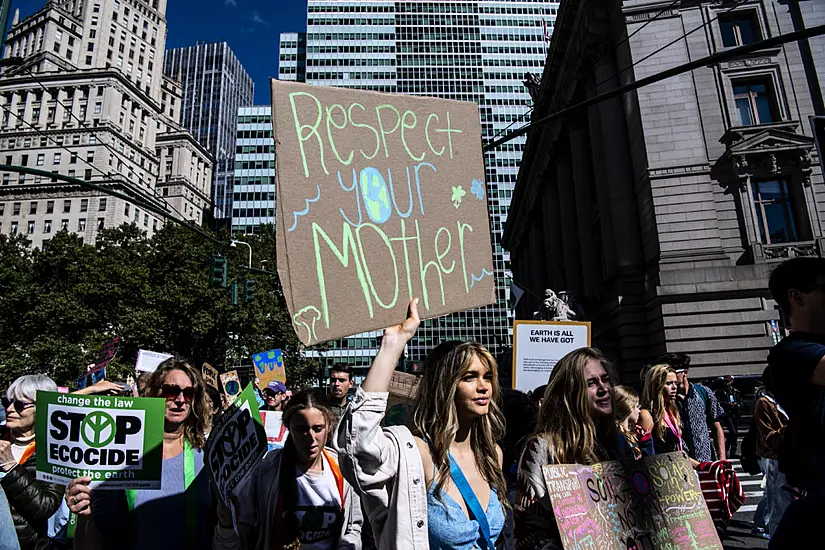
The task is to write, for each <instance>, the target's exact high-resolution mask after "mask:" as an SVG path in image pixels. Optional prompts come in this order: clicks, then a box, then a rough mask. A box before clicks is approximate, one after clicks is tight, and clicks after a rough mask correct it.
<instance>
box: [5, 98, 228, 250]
mask: <svg viewBox="0 0 825 550" xmlns="http://www.w3.org/2000/svg"><path fill="white" fill-rule="evenodd" d="M0 109H3V111H5V112H7V113H9V114H10V115H12V116H13V117H15V118H16V119H17V120H19V121H20V122H22V123H23V124H25V125H26V126H28V127H29V128H30V129H32V130H34V133H35V134H36V135H38V136H40V137H43V138H46V139H47V140H49V141H51V142H52V143H54V144H55V145H56V146H57V147H58V148H60V149H63V150H65V151H67V152H69V153H74V152H75V151H72V150H71V149H69V148H68V147H67V146H66V145H63V144H61V143H59V142H58V141H57V140H56V139H54V137H52V136H49V135H47V134H45V133H43V132H42V131H41V130H40V129H39V128H37V127H35V126H33V125H32V124H31V123H29V122H27V121H26V120H24V119H23V118H22V117H20V116H19V115H18V114H17V113H15V112H14V111H12V110H11V109H9V108H7V107H6V106H4V105H0ZM77 158H78V159H80V158H81V157H80V156H79V155H78V157H77ZM82 160H83V163H84V164H86V165H87V166H90V167H91V168H93V169H95V170H97V172H98V173H100V174H101V175H103V176H104V177H106V178H111V177H112V176H111V174H106V173H105V172H103V171H102V170H101V169H100V168H98V167H97V166H95V165H94V164H92V163H90V162H89V161H87V160H85V159H82ZM13 168H14V167H13V166H5V165H4V166H3V170H0V171H5V170H8V171H14V170H13ZM32 171H35V172H41V174H40V175H42V176H43V177H53V176H55V175H61V174H57V173H55V172H49V171H46V170H36V169H32ZM76 179H78V181H83V180H79V178H76ZM85 183H86V184H88V185H86V186H87V187H89V188H91V189H95V190H97V191H98V192H101V193H104V194H108V195H112V196H115V197H118V198H121V199H123V200H127V201H128V202H130V203H132V204H133V205H135V206H140V207H141V208H143V209H145V210H147V211H150V212H152V213H153V214H156V215H158V216H161V217H163V218H165V219H168V220H170V221H173V222H176V223H178V224H179V225H181V226H183V227H187V228H189V229H191V230H193V231H194V232H195V233H198V234H199V235H201V236H202V237H205V238H207V239H209V240H211V241H213V242H214V243H216V244H224V243H223V242H222V241H219V240H218V239H216V238H214V237H212V236H211V235H209V234H208V233H206V232H203V231H201V230H199V229H197V228H196V227H195V226H194V225H193V224H192V223H190V220H187V219H186V218H184V217H182V216H181V217H180V218H178V217H176V216H173V215H172V214H171V213H169V212H166V211H165V210H164V209H163V207H162V206H159V205H156V204H153V203H150V202H145V201H143V200H142V199H141V198H140V197H139V196H132V195H129V194H125V193H123V194H121V193H119V192H117V191H114V190H113V189H106V188H104V187H101V186H98V185H96V184H93V183H91V182H85ZM127 189H128V190H129V191H131V192H133V193H136V192H135V190H133V189H132V188H131V187H127ZM166 204H167V205H168V203H166ZM169 206H171V205H169ZM173 210H175V212H177V213H178V214H179V215H180V212H178V211H177V210H176V209H174V208H173Z"/></svg>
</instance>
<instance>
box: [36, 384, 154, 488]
mask: <svg viewBox="0 0 825 550" xmlns="http://www.w3.org/2000/svg"><path fill="white" fill-rule="evenodd" d="M163 418H164V400H163V399H151V398H135V397H119V396H118V397H108V396H106V397H104V396H89V395H73V394H62V393H51V392H38V393H37V431H36V434H37V435H36V440H37V444H36V449H37V479H39V480H42V481H47V482H50V483H59V484H63V485H65V484H68V483H69V482H70V481H71V480H72V479H74V478H76V477H80V476H88V477H90V478H92V483H91V485H92V487H96V488H99V489H160V479H161V465H162V463H163V457H162V454H163V450H162V445H163Z"/></svg>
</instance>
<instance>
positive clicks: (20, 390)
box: [0, 374, 63, 550]
mask: <svg viewBox="0 0 825 550" xmlns="http://www.w3.org/2000/svg"><path fill="white" fill-rule="evenodd" d="M38 391H51V392H56V391H57V384H55V383H54V380H52V379H51V378H49V377H48V376H45V375H43V374H32V375H27V376H21V377H20V378H18V379H17V380H15V381H14V382H12V384H11V386H9V389H8V390H7V391H6V395H5V396H3V398H2V401H3V408H4V409H5V410H6V434H5V437H4V438H3V440H2V441H0V476H2V479H0V485H2V488H3V490H4V491H5V493H6V498H7V499H8V501H9V508H10V509H11V516H12V519H13V520H14V526H15V529H16V531H17V538H18V540H19V542H20V548H21V550H43V549H46V548H50V543H49V539H48V537H47V536H46V522H47V521H48V520H49V518H50V517H51V516H52V515H53V514H54V513H55V511H56V510H57V509H58V508H59V507H60V499H61V497H62V495H63V487H62V486H59V485H54V484H51V483H45V482H43V481H38V480H37V479H36V474H35V471H36V466H37V459H36V457H35V447H34V419H35V401H36V399H37V392H38Z"/></svg>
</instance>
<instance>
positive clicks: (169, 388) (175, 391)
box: [160, 384, 195, 403]
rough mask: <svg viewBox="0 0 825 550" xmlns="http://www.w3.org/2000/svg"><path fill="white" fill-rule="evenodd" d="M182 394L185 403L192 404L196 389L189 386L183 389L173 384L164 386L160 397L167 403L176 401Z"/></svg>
mask: <svg viewBox="0 0 825 550" xmlns="http://www.w3.org/2000/svg"><path fill="white" fill-rule="evenodd" d="M180 394H183V400H184V401H186V402H187V403H191V402H192V400H193V399H194V398H195V387H194V386H189V387H188V388H181V387H180V386H175V385H172V384H164V385H163V386H162V387H161V388H160V396H161V397H163V398H164V399H166V400H167V401H174V400H175V399H177V398H178V396H179V395H180Z"/></svg>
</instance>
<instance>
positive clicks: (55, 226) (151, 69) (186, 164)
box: [0, 0, 213, 246]
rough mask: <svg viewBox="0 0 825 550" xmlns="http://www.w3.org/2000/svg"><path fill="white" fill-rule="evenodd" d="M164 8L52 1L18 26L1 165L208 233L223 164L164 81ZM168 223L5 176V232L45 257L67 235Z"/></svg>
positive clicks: (0, 126)
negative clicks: (185, 123) (215, 178)
mask: <svg viewBox="0 0 825 550" xmlns="http://www.w3.org/2000/svg"><path fill="white" fill-rule="evenodd" d="M165 14H166V0H95V1H89V2H82V1H79V0H60V1H55V0H49V1H48V2H46V3H45V5H44V7H43V8H42V9H40V10H39V11H37V12H36V13H34V14H32V15H30V16H29V17H26V18H25V19H22V20H20V19H19V17H18V16H17V15H15V17H14V20H13V22H12V26H11V29H10V30H9V33H8V37H7V40H6V45H5V51H4V52H3V57H4V58H12V57H13V58H20V63H17V64H13V65H10V66H8V67H6V68H4V70H3V73H2V75H0V160H1V161H2V163H3V164H8V165H16V166H29V167H32V168H36V169H40V170H44V171H47V172H55V173H58V174H62V175H66V176H73V177H76V178H80V179H83V180H86V181H89V182H92V183H94V184H97V185H98V186H102V187H104V188H108V189H112V190H116V191H120V192H122V193H125V194H126V195H129V196H130V197H132V198H134V199H135V200H136V201H139V202H144V203H145V202H148V203H151V204H153V205H154V206H155V207H160V208H162V209H165V210H166V211H167V212H169V214H171V215H173V216H176V217H178V218H184V219H189V220H192V221H194V222H195V223H201V222H202V220H203V213H204V210H208V209H209V208H210V204H211V199H210V188H211V182H212V166H213V161H212V158H211V156H210V154H209V153H208V151H207V150H206V149H204V148H203V147H202V146H200V145H199V144H198V143H196V142H195V141H194V140H193V139H192V136H191V135H190V134H189V133H188V132H186V131H185V130H184V129H183V128H182V127H181V125H180V108H181V89H180V85H179V84H178V83H176V82H174V81H172V80H171V79H169V78H168V77H166V76H165V75H164V74H163V55H164V46H165V43H166V16H165ZM163 221H164V220H163V219H162V218H161V217H159V216H157V215H155V214H153V213H151V212H148V211H146V210H144V209H143V208H140V207H138V206H136V205H135V204H133V203H132V202H130V201H125V200H123V199H121V198H117V197H113V196H109V195H107V194H105V193H101V192H99V191H95V190H90V189H88V188H81V187H79V186H76V185H69V184H67V183H65V182H62V181H59V180H57V179H55V178H51V177H48V176H42V175H36V176H33V175H24V174H17V173H12V172H0V232H2V233H5V234H15V233H26V235H27V237H28V238H29V239H30V241H31V243H32V245H33V246H41V245H42V244H43V242H44V241H46V240H48V239H49V238H51V236H52V235H53V234H54V233H55V232H57V231H61V230H62V231H70V232H73V233H76V234H78V235H80V236H82V237H83V238H84V240H85V241H86V242H87V243H93V242H95V240H96V238H97V233H98V231H100V230H101V229H104V228H110V227H117V226H119V225H121V224H124V223H135V224H136V225H138V227H140V228H141V229H143V230H145V231H146V232H147V233H148V234H149V235H151V234H152V233H153V232H154V231H155V230H157V229H158V228H159V227H160V226H161V225H162V224H163Z"/></svg>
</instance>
